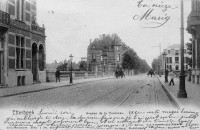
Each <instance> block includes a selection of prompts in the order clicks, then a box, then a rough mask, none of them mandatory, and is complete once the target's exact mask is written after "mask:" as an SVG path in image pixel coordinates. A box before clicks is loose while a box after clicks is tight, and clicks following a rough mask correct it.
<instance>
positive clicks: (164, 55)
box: [163, 52, 168, 83]
mask: <svg viewBox="0 0 200 130" xmlns="http://www.w3.org/2000/svg"><path fill="white" fill-rule="evenodd" d="M166 55H167V53H166V52H163V59H164V62H165V83H167V82H168V77H167V73H168V72H167V70H166Z"/></svg>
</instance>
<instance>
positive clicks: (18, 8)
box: [17, 0, 20, 19]
mask: <svg viewBox="0 0 200 130" xmlns="http://www.w3.org/2000/svg"><path fill="white" fill-rule="evenodd" d="M17 19H20V1H19V0H17Z"/></svg>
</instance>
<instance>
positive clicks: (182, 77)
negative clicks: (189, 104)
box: [177, 0, 187, 98]
mask: <svg viewBox="0 0 200 130" xmlns="http://www.w3.org/2000/svg"><path fill="white" fill-rule="evenodd" d="M183 19H184V18H183V0H181V28H180V30H181V46H180V48H181V49H180V50H181V73H180V76H179V78H180V80H179V91H178V94H177V96H178V98H187V93H186V90H185V72H184V25H183V22H184V20H183Z"/></svg>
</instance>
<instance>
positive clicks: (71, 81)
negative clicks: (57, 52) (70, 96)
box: [69, 54, 73, 83]
mask: <svg viewBox="0 0 200 130" xmlns="http://www.w3.org/2000/svg"><path fill="white" fill-rule="evenodd" d="M69 58H70V60H71V72H70V83H73V79H72V59H73V56H72V54H70V56H69Z"/></svg>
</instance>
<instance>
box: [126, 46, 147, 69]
mask: <svg viewBox="0 0 200 130" xmlns="http://www.w3.org/2000/svg"><path fill="white" fill-rule="evenodd" d="M122 68H123V69H127V70H135V72H141V73H145V72H147V71H148V70H149V69H150V67H149V65H148V64H147V62H146V61H145V60H143V59H141V58H140V57H139V56H138V55H137V53H136V52H135V51H134V50H133V49H131V48H130V49H128V50H127V51H126V52H125V53H124V55H123V60H122Z"/></svg>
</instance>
